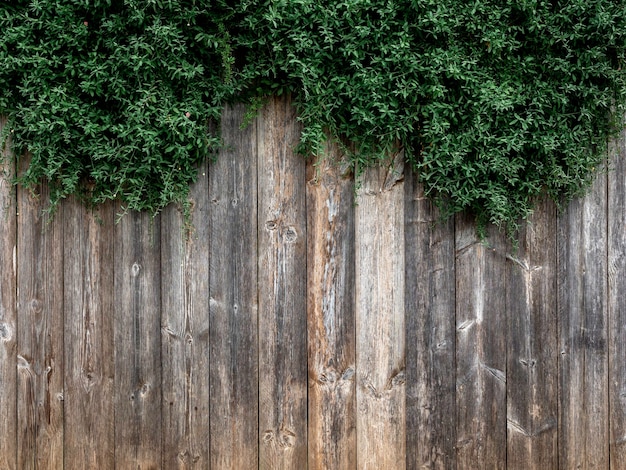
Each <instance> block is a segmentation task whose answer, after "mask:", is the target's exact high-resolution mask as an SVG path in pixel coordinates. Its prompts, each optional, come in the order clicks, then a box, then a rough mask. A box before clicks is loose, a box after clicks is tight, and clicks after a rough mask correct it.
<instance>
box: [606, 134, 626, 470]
mask: <svg viewBox="0 0 626 470" xmlns="http://www.w3.org/2000/svg"><path fill="white" fill-rule="evenodd" d="M610 156H611V160H610V168H611V171H610V172H609V174H608V178H609V181H608V184H609V185H608V196H607V197H608V250H609V254H608V263H609V264H608V276H609V285H608V289H609V292H608V301H609V305H608V309H609V324H608V331H609V345H608V347H609V378H610V380H609V410H610V416H609V419H610V423H609V424H610V441H609V446H610V447H609V452H610V456H609V457H610V462H611V469H612V470H619V469H620V468H621V467H623V465H624V462H626V341H625V339H626V296H625V295H624V293H625V292H626V162H625V160H626V130H624V131H622V133H621V135H620V137H619V138H616V139H615V140H613V141H612V142H611V144H610Z"/></svg>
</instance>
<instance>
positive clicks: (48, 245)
mask: <svg viewBox="0 0 626 470" xmlns="http://www.w3.org/2000/svg"><path fill="white" fill-rule="evenodd" d="M27 165H28V159H27V158H23V159H22V160H21V162H20V171H23V170H24V169H25V168H27ZM17 194H18V226H17V231H18V239H19V241H20V243H19V244H18V252H17V260H18V272H17V282H18V286H19V288H18V312H17V318H18V324H17V338H18V340H17V347H18V350H17V354H18V355H17V361H18V364H17V367H18V405H17V406H18V410H17V422H18V468H20V469H32V468H37V469H46V468H49V469H51V470H56V469H59V468H63V207H62V206H61V207H59V208H58V209H57V212H56V214H55V217H54V219H52V220H50V217H49V216H47V215H45V214H44V213H43V210H44V209H45V208H46V205H47V204H48V201H49V193H48V188H47V186H46V185H45V184H43V185H41V186H39V187H38V188H36V195H35V194H33V193H31V192H30V191H27V190H25V189H23V188H19V189H18V193H17Z"/></svg>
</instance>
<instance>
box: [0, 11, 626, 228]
mask: <svg viewBox="0 0 626 470" xmlns="http://www.w3.org/2000/svg"><path fill="white" fill-rule="evenodd" d="M59 4H61V5H59ZM625 54H626V4H624V2H623V1H622V0H584V1H583V0H550V1H548V0H523V1H520V0H517V1H512V0H498V1H496V0H475V1H460V0H343V1H342V0H333V1H329V0H289V1H287V0H282V1H281V0H273V1H272V0H264V1H262V0H240V1H234V0H233V1H228V0H222V1H201V0H197V1H194V0H152V1H148V2H146V1H141V2H140V1H131V0H125V1H122V0H118V1H114V0H109V1H104V0H102V1H99V2H98V1H92V2H85V1H78V0H75V1H69V0H65V1H63V2H57V1H51V0H38V1H29V2H13V3H12V6H0V90H2V91H1V92H0V112H2V113H6V114H8V115H9V117H10V119H11V128H12V129H13V131H14V142H15V144H16V146H17V150H18V152H23V151H25V150H28V151H30V152H31V153H32V155H33V162H32V164H31V166H30V168H29V170H28V172H27V173H26V174H25V175H24V177H23V181H24V182H26V183H33V182H35V181H37V180H38V179H39V178H41V177H42V176H43V177H47V178H49V179H50V181H52V182H53V183H54V184H55V188H56V192H55V198H56V199H58V198H61V197H64V196H65V195H67V194H70V193H73V192H77V191H80V190H81V188H83V190H84V189H85V188H88V191H87V192H86V195H87V196H88V198H89V200H91V201H92V202H100V201H102V200H105V199H107V198H112V197H121V198H122V200H123V201H124V202H125V203H126V204H127V205H128V207H130V208H133V209H149V210H152V211H153V212H154V211H158V210H159V209H160V208H161V207H163V206H164V205H165V204H167V203H168V202H169V201H171V200H180V201H182V200H184V199H185V197H186V194H187V193H186V191H187V187H188V184H189V183H190V182H191V181H193V179H194V177H195V165H196V163H197V162H198V161H199V160H200V159H202V158H204V157H206V155H207V154H209V152H210V151H211V150H212V149H213V148H214V147H215V146H216V145H217V143H218V140H217V138H216V137H215V136H213V135H211V134H210V132H209V131H208V129H209V125H208V124H209V122H211V121H212V120H215V119H218V118H219V112H220V109H221V105H222V104H223V103H224V102H225V101H230V100H243V101H246V102H250V101H251V100H252V102H253V103H258V100H256V101H255V97H256V96H262V95H266V94H271V93H282V92H285V91H289V92H292V93H293V95H294V96H295V98H296V101H297V106H298V110H299V116H300V119H301V120H302V122H303V124H304V130H303V133H302V139H301V148H302V150H303V152H305V153H308V154H310V153H317V152H319V151H320V149H321V148H323V147H322V146H321V145H320V144H321V143H322V141H323V140H324V139H325V136H327V135H331V136H333V138H336V139H338V140H339V141H340V142H341V143H343V144H345V147H346V149H350V156H351V158H352V163H353V165H354V167H355V170H356V171H357V173H358V172H359V171H360V170H361V169H362V168H363V167H365V166H367V165H371V164H375V163H377V162H379V161H381V160H384V159H385V158H387V155H388V154H389V153H390V152H391V151H393V149H397V148H398V147H399V146H401V147H402V148H403V149H404V150H405V155H406V156H407V159H408V160H409V161H410V162H411V163H412V164H413V165H414V166H415V167H416V168H418V169H419V173H420V176H421V179H422V181H423V182H424V184H425V186H426V189H427V191H428V192H429V193H430V194H431V195H432V196H433V197H435V198H437V200H438V201H440V203H441V204H442V207H444V208H445V209H446V211H447V213H452V212H456V211H460V210H464V209H470V210H472V211H474V213H475V214H476V215H477V217H478V219H479V221H480V222H481V223H487V222H492V223H495V224H497V225H499V226H502V227H505V228H507V229H509V230H513V229H514V228H515V227H516V224H517V222H518V221H519V220H520V218H524V217H525V216H527V215H528V213H529V211H530V210H531V209H532V201H533V198H534V197H535V196H537V195H538V194H540V193H541V192H542V191H545V192H547V193H548V194H549V195H550V196H551V197H553V198H554V199H555V200H556V201H557V202H563V201H566V200H568V199H569V198H571V197H572V196H574V195H576V194H579V193H580V192H581V191H583V190H584V189H585V188H587V187H588V184H589V182H590V180H591V178H592V176H593V172H594V171H595V168H597V167H598V165H599V164H600V163H601V162H602V160H603V155H604V153H603V152H604V149H605V145H606V139H607V137H608V135H609V134H610V133H611V132H612V130H614V129H615V123H613V122H612V116H622V115H623V111H624V110H623V105H624V103H625V101H626V100H625V98H626V77H625V71H623V70H622V65H623V64H622V63H623V61H624V58H625ZM85 182H87V183H88V184H85Z"/></svg>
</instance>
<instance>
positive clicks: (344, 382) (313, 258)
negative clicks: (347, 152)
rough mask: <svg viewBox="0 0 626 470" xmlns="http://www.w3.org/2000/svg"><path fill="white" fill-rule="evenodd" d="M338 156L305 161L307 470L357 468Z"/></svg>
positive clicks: (348, 255) (348, 271) (348, 185)
mask: <svg viewBox="0 0 626 470" xmlns="http://www.w3.org/2000/svg"><path fill="white" fill-rule="evenodd" d="M341 158H342V156H341V154H340V152H339V150H338V148H337V146H336V145H334V144H332V143H330V142H329V143H327V146H326V156H325V158H320V159H319V160H318V161H317V162H313V161H311V162H309V163H308V165H307V318H308V322H307V323H308V325H307V331H308V354H309V428H308V438H309V470H314V469H319V470H323V469H329V468H341V469H346V470H348V469H355V468H356V463H357V462H356V393H355V392H356V389H355V367H356V338H355V316H354V308H355V297H354V281H355V278H354V276H355V274H354V261H355V258H354V180H353V178H352V175H351V174H348V175H342V172H341V168H340V167H339V165H338V164H339V162H340V160H341Z"/></svg>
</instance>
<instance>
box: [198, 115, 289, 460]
mask: <svg viewBox="0 0 626 470" xmlns="http://www.w3.org/2000/svg"><path fill="white" fill-rule="evenodd" d="M244 112H245V109H244V107H243V106H241V105H238V106H235V107H227V108H226V109H225V110H224V113H223V115H222V138H223V139H224V144H225V146H226V148H225V149H223V150H222V151H220V154H219V156H218V158H217V161H216V162H215V163H213V164H212V165H211V166H210V179H209V194H210V202H211V213H210V216H209V219H210V224H211V246H210V251H211V270H210V286H211V289H210V291H211V299H210V313H211V328H210V338H211V341H210V345H211V349H210V357H211V366H210V386H211V393H210V404H211V405H210V410H211V428H210V429H211V466H212V468H216V469H222V468H223V469H227V468H237V469H241V470H245V469H253V468H258V451H259V434H258V416H259V415H258V397H259V388H258V385H259V382H258V380H259V379H258V363H257V361H258V335H257V320H258V299H257V295H258V294H257V236H258V230H257V150H258V149H257V145H256V121H254V122H253V123H252V124H251V125H250V126H248V127H247V128H246V129H244V130H240V129H239V125H240V124H241V121H242V118H243V115H244ZM271 360H273V358H272V359H271ZM277 380H280V378H277Z"/></svg>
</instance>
